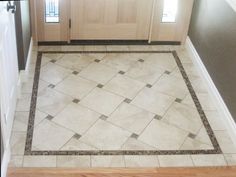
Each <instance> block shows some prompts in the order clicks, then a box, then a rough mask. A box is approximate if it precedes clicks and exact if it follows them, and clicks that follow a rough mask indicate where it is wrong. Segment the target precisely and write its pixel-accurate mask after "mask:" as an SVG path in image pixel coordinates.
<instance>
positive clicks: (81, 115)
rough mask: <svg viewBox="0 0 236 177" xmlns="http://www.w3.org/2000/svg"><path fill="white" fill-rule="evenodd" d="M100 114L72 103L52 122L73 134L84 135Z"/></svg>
mask: <svg viewBox="0 0 236 177" xmlns="http://www.w3.org/2000/svg"><path fill="white" fill-rule="evenodd" d="M99 116H100V114H98V113H96V112H94V111H91V110H89V109H87V108H85V107H83V106H80V105H78V104H75V103H71V104H69V105H68V106H66V107H65V109H64V110H63V111H62V112H60V113H59V114H58V115H57V116H56V117H55V118H54V119H53V120H52V121H53V122H55V123H57V124H59V125H61V126H62V127H65V128H67V129H69V130H71V131H73V132H76V133H78V134H80V135H82V134H83V133H84V132H85V131H86V130H88V129H89V128H90V127H91V126H92V125H93V124H94V123H95V122H96V120H97V119H98V118H99Z"/></svg>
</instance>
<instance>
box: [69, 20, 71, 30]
mask: <svg viewBox="0 0 236 177" xmlns="http://www.w3.org/2000/svg"><path fill="white" fill-rule="evenodd" d="M69 28H70V29H71V19H69Z"/></svg>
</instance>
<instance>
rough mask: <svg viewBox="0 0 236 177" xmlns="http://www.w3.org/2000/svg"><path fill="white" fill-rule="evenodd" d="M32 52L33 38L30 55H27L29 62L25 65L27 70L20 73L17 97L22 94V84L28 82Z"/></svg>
mask: <svg viewBox="0 0 236 177" xmlns="http://www.w3.org/2000/svg"><path fill="white" fill-rule="evenodd" d="M32 50H33V39H32V37H31V39H30V46H29V51H28V55H27V62H26V65H25V70H21V71H20V73H19V79H18V84H17V95H18V97H19V96H20V93H21V87H22V83H24V82H26V81H27V72H28V69H29V65H30V62H31V58H32V57H31V55H32Z"/></svg>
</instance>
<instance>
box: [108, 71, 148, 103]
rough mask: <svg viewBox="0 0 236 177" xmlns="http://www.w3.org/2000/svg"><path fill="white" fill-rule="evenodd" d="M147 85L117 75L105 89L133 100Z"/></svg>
mask: <svg viewBox="0 0 236 177" xmlns="http://www.w3.org/2000/svg"><path fill="white" fill-rule="evenodd" d="M145 85H146V84H144V83H142V82H139V81H136V80H134V79H131V78H129V77H127V76H123V75H117V76H116V77H114V78H113V79H112V80H111V81H109V82H108V83H107V84H106V85H105V87H104V89H105V90H108V91H110V92H112V93H116V94H118V95H121V96H123V97H125V98H129V99H133V98H134V97H135V96H136V95H137V94H138V92H139V91H140V90H141V89H142V88H144V86H145Z"/></svg>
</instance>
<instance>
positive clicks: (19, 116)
mask: <svg viewBox="0 0 236 177" xmlns="http://www.w3.org/2000/svg"><path fill="white" fill-rule="evenodd" d="M28 120H29V112H15V118H14V123H13V128H12V130H13V131H23V132H24V131H26V130H27V125H28Z"/></svg>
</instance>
